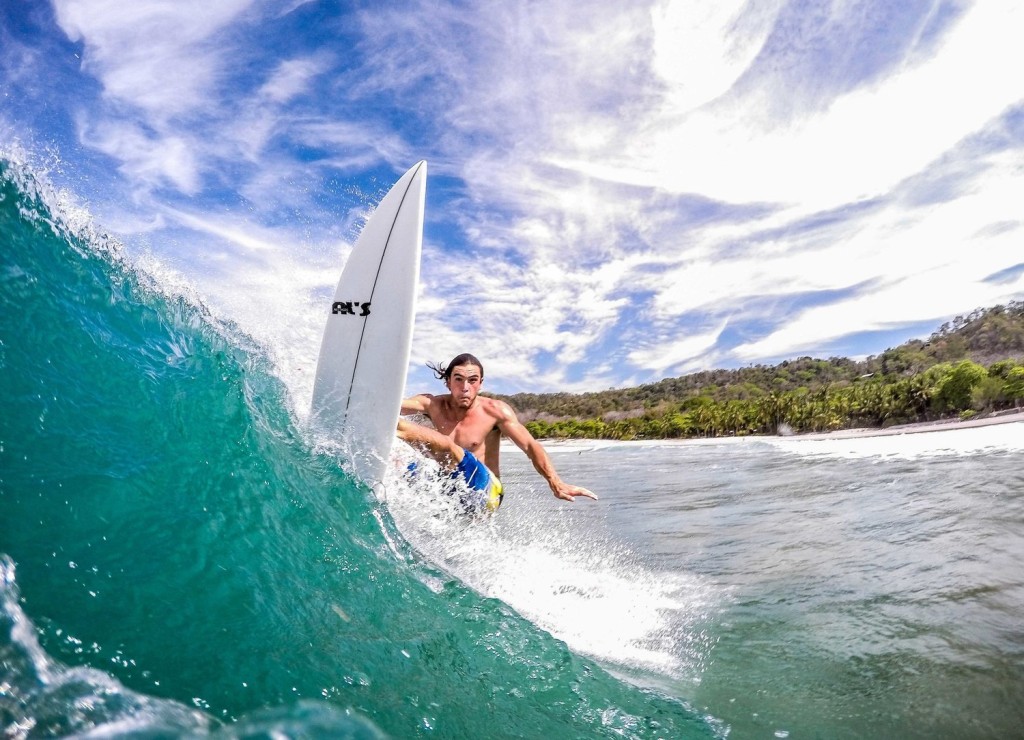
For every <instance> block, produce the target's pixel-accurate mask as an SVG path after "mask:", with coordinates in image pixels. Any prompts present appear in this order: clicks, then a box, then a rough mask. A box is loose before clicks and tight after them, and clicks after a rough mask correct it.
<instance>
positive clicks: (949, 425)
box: [792, 409, 1024, 439]
mask: <svg viewBox="0 0 1024 740" xmlns="http://www.w3.org/2000/svg"><path fill="white" fill-rule="evenodd" d="M1020 422H1024V409H1010V410H1008V411H999V412H997V413H994V414H990V415H988V416H984V417H979V418H974V419H967V420H966V421H961V420H959V419H942V420H939V421H925V422H920V423H916V424H898V425H896V426H891V427H885V428H883V429H879V428H871V427H863V428H857V429H840V430H838V431H835V432H810V433H807V434H794V435H792V437H793V438H794V439H844V438H851V437H887V436H892V435H897V434H922V433H925V432H945V431H950V430H952V429H970V428H972V427H987V426H992V425H995V424H1014V423H1020Z"/></svg>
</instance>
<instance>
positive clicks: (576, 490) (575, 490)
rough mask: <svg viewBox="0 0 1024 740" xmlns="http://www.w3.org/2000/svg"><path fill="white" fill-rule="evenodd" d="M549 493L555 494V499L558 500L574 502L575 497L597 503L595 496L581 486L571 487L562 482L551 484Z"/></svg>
mask: <svg viewBox="0 0 1024 740" xmlns="http://www.w3.org/2000/svg"><path fill="white" fill-rule="evenodd" d="M551 492H552V493H553V494H555V498H560V499H562V500H563V501H570V502H571V501H575V500H576V497H577V496H583V497H584V498H592V499H594V501H597V494H595V493H594V492H593V491H588V490H587V489H586V488H583V487H582V486H571V485H569V484H568V483H563V482H562V481H558V482H557V483H552V484H551Z"/></svg>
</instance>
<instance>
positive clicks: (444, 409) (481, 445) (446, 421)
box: [428, 396, 501, 477]
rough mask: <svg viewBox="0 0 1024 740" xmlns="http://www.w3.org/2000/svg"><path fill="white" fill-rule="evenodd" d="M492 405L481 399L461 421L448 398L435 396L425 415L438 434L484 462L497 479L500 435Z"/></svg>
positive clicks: (488, 401) (498, 474) (490, 402)
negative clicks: (450, 439) (448, 438)
mask: <svg viewBox="0 0 1024 740" xmlns="http://www.w3.org/2000/svg"><path fill="white" fill-rule="evenodd" d="M492 403H493V401H490V400H489V399H486V398H480V399H479V400H478V402H477V403H476V404H475V405H474V406H473V408H471V409H469V410H468V411H466V413H465V415H464V416H463V417H462V418H461V419H460V418H459V417H458V416H457V415H456V413H455V412H454V411H453V410H452V405H451V397H450V396H435V397H434V399H433V401H432V403H431V404H430V410H429V412H428V416H429V417H430V421H431V422H433V424H434V428H435V429H437V431H439V432H441V434H444V435H446V436H448V437H451V438H452V440H453V441H454V442H455V444H457V445H459V447H462V448H463V449H466V450H469V451H470V452H472V453H473V454H474V455H475V456H476V457H478V458H480V459H481V460H483V461H484V464H485V465H486V466H487V467H488V468H490V470H491V472H493V473H494V475H496V476H499V477H500V473H499V472H498V451H499V445H500V440H501V432H500V430H499V429H498V420H497V418H496V416H495V415H494V414H493V413H491V408H490V404H492Z"/></svg>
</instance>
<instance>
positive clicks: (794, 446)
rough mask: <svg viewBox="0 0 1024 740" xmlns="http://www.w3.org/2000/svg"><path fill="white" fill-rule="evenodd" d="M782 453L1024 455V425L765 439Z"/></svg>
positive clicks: (906, 456)
mask: <svg viewBox="0 0 1024 740" xmlns="http://www.w3.org/2000/svg"><path fill="white" fill-rule="evenodd" d="M763 439H764V440H765V441H767V442H768V443H769V444H772V445H774V446H775V447H777V448H778V449H779V450H780V451H783V452H786V453H790V454H795V455H807V456H820V457H832V458H899V459H916V458H924V457H941V456H963V455H973V454H978V453H980V452H998V451H1006V452H1022V451H1024V422H1013V423H1007V424H994V425H991V426H979V427H967V428H965V427H960V426H951V427H949V428H946V429H941V430H936V431H928V432H915V433H908V434H888V435H884V436H865V437H826V438H818V439H801V438H794V437H789V438H779V437H767V438H763Z"/></svg>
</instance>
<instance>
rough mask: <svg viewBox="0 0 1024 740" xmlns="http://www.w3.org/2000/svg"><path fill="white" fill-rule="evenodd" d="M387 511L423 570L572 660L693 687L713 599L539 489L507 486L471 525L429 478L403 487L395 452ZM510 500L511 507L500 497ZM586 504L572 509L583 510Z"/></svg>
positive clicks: (694, 580) (689, 578) (707, 589)
mask: <svg viewBox="0 0 1024 740" xmlns="http://www.w3.org/2000/svg"><path fill="white" fill-rule="evenodd" d="M395 452H396V459H399V460H400V461H401V462H400V464H398V465H396V472H395V473H394V475H393V477H392V478H391V479H390V480H389V481H388V491H389V494H388V506H389V509H390V510H391V512H392V514H393V516H394V518H395V521H396V523H397V524H398V526H399V528H400V530H401V531H402V534H403V535H404V536H405V537H406V538H407V540H408V541H409V542H410V543H411V544H412V545H413V546H414V547H415V548H416V549H417V550H419V551H420V552H421V553H423V554H424V555H425V556H426V557H427V558H429V559H430V560H431V561H432V562H434V563H436V564H437V565H439V566H440V567H442V568H443V569H445V570H446V571H448V572H450V573H451V574H453V575H454V576H455V577H457V578H458V579H459V580H460V581H462V582H463V583H465V584H466V585H468V586H469V587H470V588H473V589H474V590H476V591H477V592H479V593H481V594H482V595H484V596H487V597H493V598H497V599H500V600H501V601H502V602H504V603H505V604H508V605H509V606H511V607H512V608H514V609H515V610H516V611H518V612H519V613H520V614H522V615H524V616H525V617H527V618H528V619H530V620H531V621H532V622H533V623H535V624H537V625H538V626H540V627H542V628H543V629H546V630H548V631H549V632H550V633H551V634H553V635H554V636H555V637H557V638H559V639H561V640H564V641H565V642H566V644H568V645H569V647H570V648H572V649H573V650H574V651H575V652H578V653H580V654H583V655H588V656H590V657H593V658H596V659H598V660H600V661H602V662H605V663H607V664H611V665H613V666H621V667H625V668H631V669H640V670H642V671H653V672H656V673H658V674H662V675H667V676H671V677H673V678H683V679H689V680H699V675H700V671H701V670H702V667H703V663H704V660H705V659H706V657H707V655H708V652H709V650H710V645H708V644H706V640H705V635H704V633H703V631H702V628H701V626H700V624H701V621H702V620H703V619H704V618H705V617H706V616H707V615H708V614H709V613H710V612H711V611H713V610H714V609H715V608H716V607H717V606H718V602H720V601H721V597H722V594H721V593H718V592H717V591H716V589H715V588H714V587H713V586H712V585H710V584H709V583H707V582H706V581H704V580H703V579H701V578H700V577H698V576H696V575H693V574H688V573H686V572H672V573H666V572H659V571H657V570H655V569H654V568H653V567H651V566H650V565H648V564H645V563H643V562H642V560H641V558H639V557H638V556H637V555H636V553H634V552H632V551H630V550H629V549H628V548H627V547H625V546H624V545H622V544H621V543H618V542H616V541H615V539H614V538H613V537H611V536H609V535H608V534H607V533H606V532H603V531H602V530H601V529H599V528H595V527H591V526H581V522H580V521H578V520H576V521H574V520H573V519H572V518H571V517H568V516H565V512H564V511H563V512H559V511H558V508H555V509H554V511H553V510H552V507H553V506H554V507H559V506H560V507H562V508H563V509H564V508H565V507H572V506H574V505H573V504H567V503H564V502H554V501H551V502H549V501H548V500H547V499H548V498H550V494H547V492H546V490H545V491H543V492H541V491H535V490H530V488H531V486H530V485H529V484H527V483H520V482H519V481H517V480H516V479H515V478H516V477H518V476H513V477H510V478H509V479H508V480H506V501H505V503H504V505H503V507H502V510H501V511H500V512H499V513H498V514H497V515H496V516H494V517H483V518H480V519H471V518H468V517H467V516H466V515H464V514H460V513H459V512H458V511H457V504H455V503H454V501H453V499H452V497H450V496H446V495H445V494H444V493H443V492H441V490H440V489H441V485H440V482H439V478H438V477H437V476H435V475H430V474H428V475H426V476H423V477H420V478H419V479H418V480H417V481H416V482H415V483H412V484H410V483H409V482H408V481H406V480H404V479H403V478H402V476H401V475H400V474H399V473H398V472H397V471H399V470H404V462H405V458H406V456H408V455H409V454H411V453H406V452H404V451H402V450H401V449H400V448H396V451H395ZM509 497H513V498H514V499H515V501H514V503H513V501H512V500H511V499H510V498H509ZM589 503H590V502H580V503H578V504H576V505H578V506H581V507H584V506H587V505H588V504H589Z"/></svg>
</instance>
